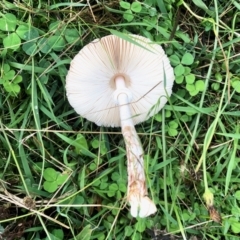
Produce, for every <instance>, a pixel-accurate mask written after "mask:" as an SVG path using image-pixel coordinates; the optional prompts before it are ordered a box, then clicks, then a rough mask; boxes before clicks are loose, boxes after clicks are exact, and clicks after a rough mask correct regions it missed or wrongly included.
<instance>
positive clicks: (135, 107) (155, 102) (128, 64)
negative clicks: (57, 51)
mask: <svg viewBox="0 0 240 240" xmlns="http://www.w3.org/2000/svg"><path fill="white" fill-rule="evenodd" d="M127 37H128V38H129V39H132V40H131V41H133V43H132V42H130V41H126V40H124V39H122V38H119V37H117V36H115V35H109V36H106V37H103V38H101V39H96V40H94V41H93V42H91V43H89V44H88V45H86V46H85V47H83V49H82V50H81V51H80V52H79V53H78V54H77V55H76V56H75V57H74V59H73V60H72V62H71V66H70V69H69V71H68V75H67V79H66V90H67V97H68V100H69V102H70V104H71V106H72V107H73V108H74V109H75V111H76V112H77V113H78V114H80V115H81V116H82V117H85V118H87V119H88V120H90V121H92V122H95V123H96V124H97V125H100V126H101V125H103V126H112V127H118V126H121V119H120V115H119V108H118V106H117V103H116V101H114V92H115V90H116V86H115V81H114V80H115V77H116V76H123V77H124V79H125V85H126V87H127V88H128V90H129V91H130V92H131V94H132V101H131V103H130V110H131V114H132V118H133V123H134V124H137V123H140V122H143V121H145V120H146V119H148V118H149V117H151V116H152V115H154V114H155V113H156V112H158V111H159V110H160V109H161V108H162V107H163V106H164V105H165V103H166V102H167V95H168V96H170V95H171V93H172V86H173V82H174V73H173V69H172V67H171V65H170V62H169V59H168V58H167V56H166V54H165V53H164V51H163V49H162V47H161V46H160V45H158V44H154V43H152V42H151V41H150V40H149V39H147V38H144V37H141V36H137V35H127ZM166 93H167V94H166Z"/></svg>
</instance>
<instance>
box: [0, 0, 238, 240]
mask: <svg viewBox="0 0 240 240" xmlns="http://www.w3.org/2000/svg"><path fill="white" fill-rule="evenodd" d="M0 8H1V11H0V61H1V62H0V111H1V115H0V183H1V185H0V234H1V235H0V236H1V238H2V239H7V240H10V239H34V240H37V239H59V240H62V239H85V240H88V239H100V240H104V239H187V240H189V239H201V240H202V239H227V240H235V239H238V238H239V237H238V236H239V233H240V223H239V218H240V187H239V184H240V181H239V175H240V171H239V170H240V169H239V162H240V155H239V152H240V151H239V150H240V147H239V139H240V134H239V127H240V122H239V116H240V110H239V102H240V97H239V93H240V77H239V76H240V72H239V69H240V55H239V49H240V29H239V10H240V5H239V3H238V2H237V1H234V0H232V1H226V0H221V1H220V0H212V1H210V2H209V4H208V5H207V6H206V5H205V4H204V2H203V1H201V0H195V1H180V2H176V1H174V0H171V1H164V0H161V1H153V0H146V1H139V2H135V3H134V5H132V2H131V3H130V1H129V4H128V3H126V2H123V1H121V2H119V1H96V2H95V1H86V2H77V3H73V2H72V1H68V0H67V1H65V2H60V1H54V2H52V1H51V3H49V2H47V1H45V0H42V1H39V2H38V3H36V2H35V1H28V2H26V1H25V2H22V3H20V2H19V1H16V2H14V3H11V2H10V1H9V2H8V1H3V2H1V3H0ZM123 33H134V34H140V35H142V36H145V37H148V38H150V39H151V40H153V41H155V42H157V43H159V44H161V45H162V46H163V47H164V49H165V51H166V53H167V55H168V56H169V58H170V60H171V64H172V66H173V68H174V71H175V76H176V82H175V84H174V89H173V94H172V96H171V98H170V99H169V101H168V103H167V105H166V106H165V107H164V109H163V110H161V112H159V113H156V114H155V116H154V117H152V118H151V119H149V120H148V121H146V122H144V123H142V124H140V125H137V126H136V128H137V132H138V133H139V136H140V138H141V141H142V143H143V148H144V150H145V156H144V158H145V165H146V166H145V167H146V169H147V171H146V174H147V181H148V186H149V194H150V196H151V198H152V199H154V202H155V203H156V205H157V208H158V212H157V214H155V215H153V216H151V217H148V218H146V219H140V218H137V219H134V218H132V217H131V216H130V214H129V206H128V205H127V203H126V186H127V180H126V179H127V173H126V159H125V146H124V142H123V138H122V135H121V132H120V129H118V128H115V129H111V128H104V127H97V126H96V125H94V124H93V123H91V122H88V121H87V120H86V119H83V118H81V117H79V116H78V115H77V114H76V113H75V112H74V110H73V109H72V108H71V106H70V105H69V103H68V101H67V98H66V92H65V77H66V74H67V71H68V69H69V63H70V61H71V59H72V58H73V57H74V56H75V55H76V54H77V52H78V51H79V50H80V49H81V48H82V47H83V46H85V45H86V44H88V43H89V42H90V41H92V40H93V39H95V38H99V37H102V36H105V35H108V34H115V35H117V36H120V37H123ZM170 236H171V237H172V238H170Z"/></svg>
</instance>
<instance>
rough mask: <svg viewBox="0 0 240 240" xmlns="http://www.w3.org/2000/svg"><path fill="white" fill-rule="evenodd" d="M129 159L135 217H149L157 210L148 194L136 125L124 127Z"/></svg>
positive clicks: (132, 210) (129, 192)
mask: <svg viewBox="0 0 240 240" xmlns="http://www.w3.org/2000/svg"><path fill="white" fill-rule="evenodd" d="M122 133H123V136H124V140H125V144H126V152H127V161H128V167H127V168H128V192H127V198H128V201H129V203H130V205H131V210H130V211H131V215H132V216H133V217H142V218H143V217H147V216H149V215H151V214H153V213H155V212H156V211H157V208H156V206H155V204H154V203H153V201H152V200H151V199H150V198H149V197H148V196H147V195H148V193H147V185H146V178H145V172H144V161H143V149H142V146H141V142H140V139H139V138H138V135H137V133H136V130H135V127H134V126H124V127H122Z"/></svg>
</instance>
